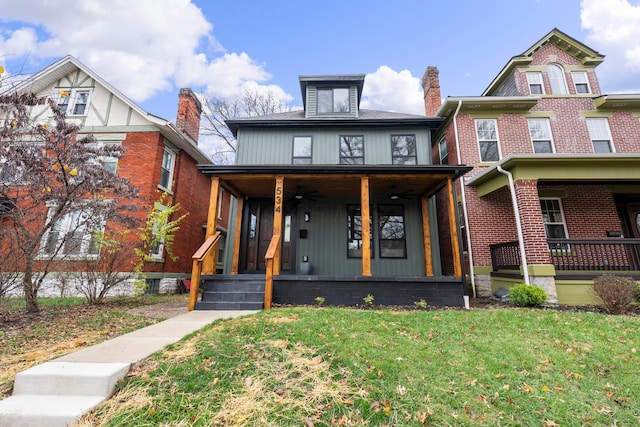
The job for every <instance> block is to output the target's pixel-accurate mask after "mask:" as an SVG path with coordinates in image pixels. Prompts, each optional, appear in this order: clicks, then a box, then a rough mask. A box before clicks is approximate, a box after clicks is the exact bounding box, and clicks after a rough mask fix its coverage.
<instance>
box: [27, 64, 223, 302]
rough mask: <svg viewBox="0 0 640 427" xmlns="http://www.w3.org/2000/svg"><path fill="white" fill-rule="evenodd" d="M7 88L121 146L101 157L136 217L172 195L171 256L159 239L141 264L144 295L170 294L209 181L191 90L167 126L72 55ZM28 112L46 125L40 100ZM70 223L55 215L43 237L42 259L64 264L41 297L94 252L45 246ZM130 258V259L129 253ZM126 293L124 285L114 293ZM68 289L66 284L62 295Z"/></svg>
mask: <svg viewBox="0 0 640 427" xmlns="http://www.w3.org/2000/svg"><path fill="white" fill-rule="evenodd" d="M15 90H16V91H17V92H31V93H34V94H36V95H37V96H38V97H39V98H40V99H42V100H46V99H54V100H55V101H56V102H57V104H58V106H59V107H60V108H61V109H62V111H63V112H65V113H66V116H67V121H71V122H74V123H76V124H78V125H79V127H80V130H79V133H78V137H81V136H82V135H86V134H93V136H94V137H95V138H96V139H97V141H98V143H99V144H118V145H121V147H122V149H123V156H122V157H121V158H120V159H115V158H112V159H111V160H110V161H109V160H108V161H106V162H103V163H104V167H109V168H112V169H113V170H116V171H117V173H118V174H119V175H120V176H122V177H126V178H128V179H129V181H130V183H131V184H132V185H133V186H134V187H136V188H137V189H138V191H139V194H140V196H141V199H140V200H138V201H137V202H136V203H138V204H140V207H141V210H140V211H139V212H138V213H137V215H139V216H140V219H141V220H143V219H144V217H145V215H146V213H147V212H148V210H149V208H150V207H151V206H153V204H154V203H156V202H157V201H158V200H159V198H160V195H161V194H162V193H164V192H166V193H168V194H169V195H170V196H171V197H172V199H173V203H174V204H180V206H181V210H180V211H179V214H184V213H188V216H187V217H186V218H185V220H184V221H183V222H182V223H181V224H180V229H179V230H178V231H177V233H176V234H175V241H174V244H173V252H174V254H175V255H176V256H177V257H178V259H177V260H175V261H174V260H172V259H171V258H170V257H168V256H167V254H166V251H165V250H164V247H163V245H162V244H160V245H155V246H154V247H153V248H152V250H151V253H150V254H149V257H148V261H147V262H146V264H145V266H144V269H143V271H144V273H145V275H146V280H147V283H148V285H149V288H150V289H149V290H150V291H151V292H158V291H160V292H174V291H175V290H176V289H178V284H179V280H181V279H186V278H188V277H189V276H190V272H191V271H190V270H191V256H192V255H193V253H194V252H195V250H196V249H197V248H198V245H199V244H200V242H201V241H202V239H203V237H204V235H205V229H204V227H205V225H206V223H207V212H208V190H209V185H210V180H209V179H208V178H207V177H205V176H204V175H203V174H202V173H201V172H200V171H199V170H198V169H197V167H196V166H197V165H198V164H200V165H207V164H211V163H212V162H211V160H210V159H209V157H208V156H207V155H205V153H204V152H203V151H202V150H201V149H200V148H199V147H198V143H197V141H198V133H199V127H200V114H201V112H202V107H201V105H200V101H199V100H198V99H197V98H196V96H195V94H194V93H193V92H192V91H191V90H190V89H181V90H180V93H179V97H178V98H179V99H178V114H177V120H176V124H174V123H172V122H170V121H168V120H165V119H163V118H160V117H158V116H155V115H153V114H150V113H148V112H146V111H144V110H143V109H142V108H141V107H139V106H138V105H136V104H135V103H134V102H133V101H131V100H130V99H129V98H127V97H126V96H125V95H124V94H122V93H121V92H120V91H118V90H117V89H116V88H115V87H113V86H112V85H111V84H109V83H108V82H107V81H105V80H104V79H103V78H101V77H100V76H99V75H98V74H96V73H95V72H94V71H92V70H90V69H89V68H88V67H87V66H86V65H84V64H82V63H81V62H80V61H78V60H77V59H75V58H74V57H72V56H66V57H64V58H62V59H60V60H59V61H57V62H55V63H53V64H52V65H50V66H48V67H47V68H45V69H43V70H42V71H40V72H38V73H36V74H34V75H33V76H31V77H30V78H28V79H27V80H25V81H24V82H22V83H21V84H20V85H18V86H17V87H16V88H15ZM32 114H33V115H34V120H40V121H43V122H46V120H47V117H48V116H50V115H51V110H50V108H49V107H48V105H47V103H46V102H42V103H41V104H40V105H36V106H34V107H33V108H32ZM221 197H222V199H221V203H220V204H221V205H226V206H228V205H229V199H230V195H229V194H225V195H224V196H221ZM160 208H162V207H160ZM42 209H43V211H42V214H41V216H42V220H43V221H45V220H46V218H47V208H46V207H45V206H43V207H42ZM217 215H219V216H220V218H221V220H220V221H219V226H220V227H221V228H222V230H221V231H222V232H223V233H226V230H225V229H224V228H225V227H226V218H227V214H226V213H225V212H223V211H222V210H221V211H220V212H218V213H217ZM72 224H73V220H72V218H63V219H62V220H61V221H58V223H57V224H56V225H55V226H54V227H52V228H51V230H50V231H49V232H48V233H47V235H46V236H44V238H43V243H42V256H43V257H46V256H48V255H49V252H51V253H56V254H57V256H58V257H60V258H61V259H62V258H64V260H65V261H66V262H65V263H64V264H61V265H60V266H58V267H55V268H54V271H56V273H55V274H51V275H50V277H51V279H50V280H49V286H47V289H43V290H42V292H41V295H42V296H46V295H56V294H57V295H59V294H60V291H59V289H56V284H57V283H58V282H60V281H65V283H66V281H70V280H71V279H72V278H73V276H74V270H76V269H77V268H79V267H78V266H76V265H74V262H69V260H76V261H77V260H81V259H82V258H83V257H84V256H87V257H90V256H96V254H95V253H89V251H90V249H91V245H89V244H86V245H85V244H83V245H80V246H77V247H74V248H73V249H72V250H74V251H75V252H74V253H73V254H71V255H72V256H71V257H68V256H65V255H67V254H65V250H66V248H67V247H68V245H63V246H62V247H61V248H60V250H58V251H57V252H55V251H54V249H52V248H57V247H58V246H57V245H56V239H62V238H64V236H65V235H66V234H67V233H68V232H69V230H68V228H69V227H71V226H72ZM92 231H93V230H89V229H86V230H84V229H80V230H75V231H74V232H76V233H79V232H83V233H84V235H83V236H76V237H77V238H79V239H81V240H83V241H87V242H88V241H90V240H91V233H92ZM123 248H124V250H128V248H129V247H128V245H125V246H124V247H123ZM56 250H57V249H56ZM131 258H132V259H133V258H134V254H133V252H132V253H131ZM129 267H130V268H132V267H133V266H132V265H131V266H129ZM130 273H131V269H129V270H126V269H125V270H124V271H122V274H125V275H126V274H129V275H130ZM133 290H134V289H133V287H132V286H131V285H130V283H129V284H128V285H127V286H125V287H124V288H122V289H119V290H118V292H119V293H120V292H133ZM72 291H73V289H72V287H69V289H68V292H72Z"/></svg>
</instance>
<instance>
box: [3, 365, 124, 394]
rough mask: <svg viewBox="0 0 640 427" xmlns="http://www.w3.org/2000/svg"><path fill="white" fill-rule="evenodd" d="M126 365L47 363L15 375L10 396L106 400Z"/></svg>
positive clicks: (122, 375) (122, 374) (120, 377)
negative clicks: (78, 397)
mask: <svg viewBox="0 0 640 427" xmlns="http://www.w3.org/2000/svg"><path fill="white" fill-rule="evenodd" d="M129 366H130V365H129V363H77V362H47V363H43V364H42V365H37V366H34V367H33V368H31V369H27V370H26V371H23V372H20V373H18V374H16V378H15V383H14V386H13V394H14V395H19V394H30V395H34V394H39V395H46V394H49V395H57V396H60V395H73V396H105V397H107V396H110V395H111V393H112V392H113V390H114V388H115V385H116V383H117V382H118V381H120V380H121V379H122V378H124V377H125V375H127V372H128V371H129Z"/></svg>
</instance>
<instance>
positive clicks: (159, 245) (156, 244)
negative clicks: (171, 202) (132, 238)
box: [149, 203, 167, 260]
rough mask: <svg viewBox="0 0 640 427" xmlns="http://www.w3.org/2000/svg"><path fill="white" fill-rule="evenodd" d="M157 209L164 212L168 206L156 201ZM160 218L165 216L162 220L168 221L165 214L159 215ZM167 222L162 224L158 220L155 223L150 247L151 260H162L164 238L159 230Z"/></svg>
mask: <svg viewBox="0 0 640 427" xmlns="http://www.w3.org/2000/svg"><path fill="white" fill-rule="evenodd" d="M155 209H156V210H157V211H158V212H162V211H164V210H166V209H167V207H166V206H164V205H161V204H158V203H156V204H155ZM158 217H159V218H163V219H162V221H166V218H165V217H164V216H163V215H158ZM165 225H166V224H160V223H158V222H156V223H154V224H153V231H152V235H151V247H150V248H149V259H150V260H162V254H163V252H164V238H163V237H162V236H161V235H159V234H158V233H159V230H160V229H161V228H163V227H164V226H165Z"/></svg>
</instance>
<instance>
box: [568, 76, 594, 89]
mask: <svg viewBox="0 0 640 427" xmlns="http://www.w3.org/2000/svg"><path fill="white" fill-rule="evenodd" d="M571 78H573V85H574V86H575V87H576V93H591V89H590V88H589V80H588V79H587V73H586V72H585V71H574V72H572V73H571Z"/></svg>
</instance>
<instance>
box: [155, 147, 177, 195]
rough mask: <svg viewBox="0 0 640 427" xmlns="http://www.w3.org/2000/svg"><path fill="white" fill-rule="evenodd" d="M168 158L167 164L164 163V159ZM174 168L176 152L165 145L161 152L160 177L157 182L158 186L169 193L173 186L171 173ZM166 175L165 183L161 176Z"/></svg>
mask: <svg viewBox="0 0 640 427" xmlns="http://www.w3.org/2000/svg"><path fill="white" fill-rule="evenodd" d="M166 159H168V160H169V163H170V164H169V165H166V164H165V160H166ZM175 168H176V153H174V152H173V151H171V150H170V149H168V148H167V147H165V149H164V152H163V153H162V163H161V165H160V179H159V182H158V188H160V189H162V190H165V191H167V192H168V193H171V189H172V188H173V174H174V171H175ZM164 176H166V177H167V178H166V181H167V182H166V185H165V184H164V183H163V182H162V181H163V177H164Z"/></svg>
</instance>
